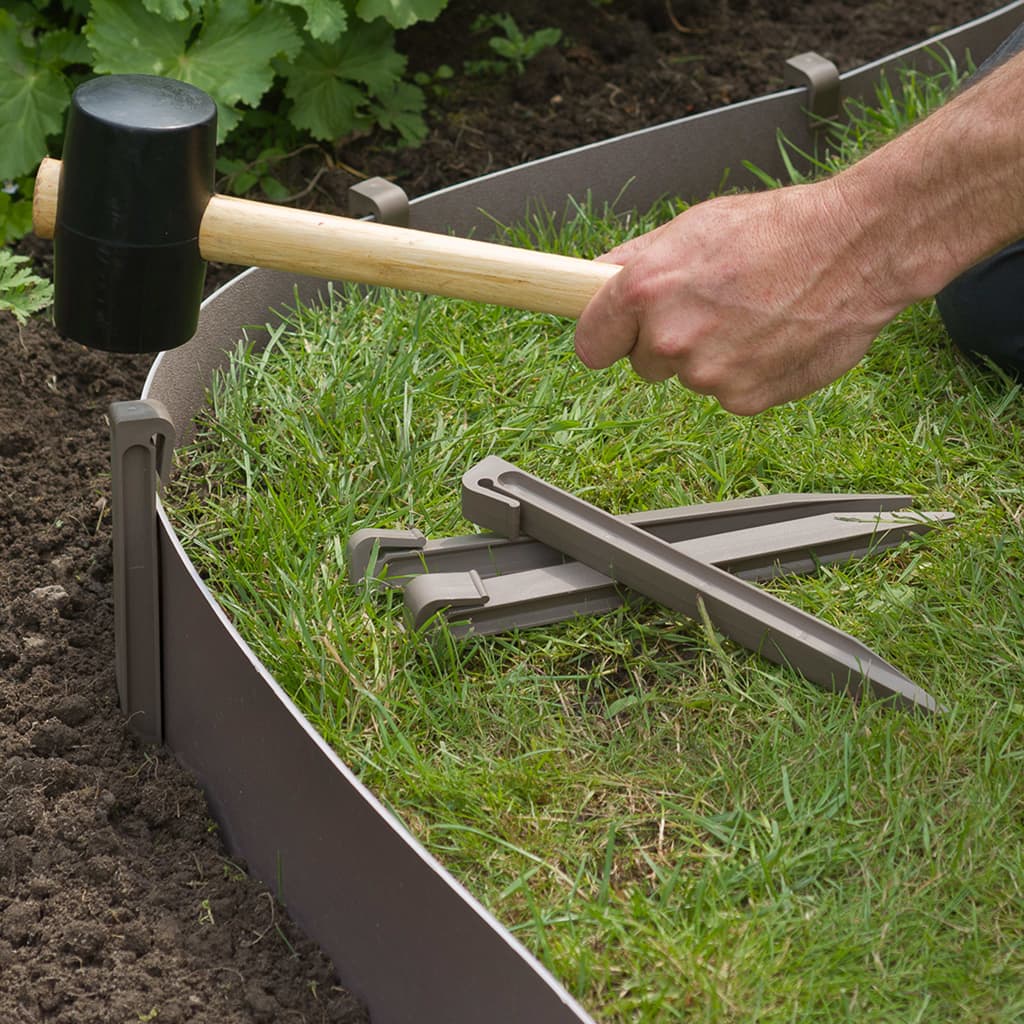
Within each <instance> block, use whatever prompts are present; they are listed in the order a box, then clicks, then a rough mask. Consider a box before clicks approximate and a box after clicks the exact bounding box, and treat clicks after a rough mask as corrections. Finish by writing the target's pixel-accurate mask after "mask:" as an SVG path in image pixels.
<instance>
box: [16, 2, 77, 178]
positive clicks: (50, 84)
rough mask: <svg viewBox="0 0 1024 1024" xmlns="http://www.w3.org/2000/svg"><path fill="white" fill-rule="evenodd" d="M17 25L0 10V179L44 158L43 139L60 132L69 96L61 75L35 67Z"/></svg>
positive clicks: (31, 53) (35, 60)
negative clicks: (0, 139)
mask: <svg viewBox="0 0 1024 1024" xmlns="http://www.w3.org/2000/svg"><path fill="white" fill-rule="evenodd" d="M36 58H37V54H36V53H35V52H34V51H33V50H31V49H29V48H28V47H27V46H26V45H25V43H24V42H23V41H22V38H21V31H20V27H19V25H18V23H17V22H16V21H15V20H14V18H13V17H12V16H11V14H10V13H9V12H8V11H4V10H0V124H2V125H3V126H4V144H3V146H0V178H15V177H18V176H19V175H21V174H27V173H28V172H30V171H32V170H33V169H34V168H35V166H36V165H37V164H38V163H39V161H40V160H41V159H42V158H43V157H44V156H46V137H47V136H48V135H54V134H57V133H58V132H60V130H61V128H62V127H63V124H64V111H65V110H66V109H67V106H68V103H69V102H70V100H71V92H70V89H69V88H68V83H67V82H66V81H65V79H64V76H63V75H61V74H60V73H59V72H58V71H55V70H54V69H52V68H49V67H45V66H43V65H41V64H39V63H38V61H37V59H36Z"/></svg>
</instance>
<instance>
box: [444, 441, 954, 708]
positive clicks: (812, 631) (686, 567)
mask: <svg viewBox="0 0 1024 1024" xmlns="http://www.w3.org/2000/svg"><path fill="white" fill-rule="evenodd" d="M462 512H463V515H465V516H466V518H467V519H469V520H471V521H472V522H475V523H477V524H478V525H480V526H485V527H487V528H489V529H492V530H497V531H498V532H499V533H503V534H505V535H506V536H509V537H514V536H517V535H518V534H520V533H525V534H529V535H530V536H531V537H536V538H537V539H538V540H540V541H542V542H544V543H545V544H548V545H550V546H551V547H554V548H557V549H558V550H559V551H563V552H565V554H567V555H569V556H571V557H572V558H575V559H577V560H578V561H580V562H582V563H583V564H584V565H589V566H590V567H591V568H592V569H597V570H598V571H599V572H602V573H604V574H605V575H607V576H609V577H610V578H611V579H613V580H615V581H616V582H618V583H622V584H625V585H626V586H629V587H632V588H633V589H634V590H636V591H638V592H639V593H641V594H644V595H645V596H647V597H650V598H653V599H654V600H655V601H659V602H661V603H662V604H664V605H666V606H667V607H669V608H672V609H674V610H675V611H679V612H682V613H683V614H684V615H688V616H689V617H691V618H695V619H698V620H701V619H702V618H703V617H704V616H705V615H706V616H707V618H708V619H709V620H710V622H711V623H712V625H713V626H715V628H716V629H718V630H719V631H720V632H722V633H723V634H725V635H726V636H728V637H730V638H731V639H732V640H734V641H735V642H736V643H738V644H740V645H741V646H743V647H745V648H747V649H748V650H750V651H755V652H756V653H758V654H760V655H762V656H763V657H765V658H767V659H768V660H769V661H774V662H776V663H777V664H781V665H789V666H791V667H792V668H794V669H796V670H797V671H798V672H800V673H802V674H803V675H804V676H805V677H806V678H807V679H808V680H810V681H811V682H813V683H817V684H818V685H819V686H822V687H823V688H824V689H827V690H830V691H833V692H837V693H845V694H848V695H850V696H852V697H854V698H858V697H860V696H861V694H862V693H863V692H865V691H866V692H868V693H871V694H872V695H874V696H875V697H876V698H878V699H884V700H890V701H892V702H893V703H894V704H896V705H898V706H900V707H903V708H905V709H907V710H915V711H926V712H936V711H940V710H942V709H941V707H940V706H939V705H938V704H937V702H936V701H935V699H934V698H933V697H932V696H931V695H930V694H928V693H926V692H925V691H924V690H922V689H921V687H919V686H917V685H916V684H915V683H913V682H912V681H911V680H910V679H908V678H907V676H905V675H904V674H903V673H902V672H900V671H899V669H897V668H895V667H894V666H892V665H890V664H889V663H888V662H887V661H885V660H884V659H883V658H882V657H881V656H880V655H879V654H877V653H876V652H874V651H872V650H871V649H870V648H869V647H867V646H865V645H864V644H862V643H860V641H858V640H855V639H854V638H853V637H851V636H849V635H848V634H846V633H843V632H842V631H841V630H838V629H835V628H834V627H833V626H830V625H828V623H826V622H823V621H822V620H821V619H818V618H815V617H814V616H813V615H809V614H807V613H806V612H803V611H801V610H800V609H798V608H794V607H792V606H791V605H788V604H786V603H785V602H784V601H780V600H778V599H777V598H775V597H772V596H771V595H770V594H768V593H765V592H764V591H762V590H759V589H758V588H757V587H754V586H751V585H750V584H749V583H745V582H744V581H743V580H740V579H738V578H736V577H735V576H730V575H729V573H727V572H724V571H723V570H721V569H718V568H715V567H714V566H711V565H706V564H704V563H703V562H700V561H698V560H697V559H695V558H691V557H690V556H689V555H687V554H685V553H684V552H682V551H678V550H676V549H675V548H674V547H673V546H672V545H671V544H669V543H667V542H666V541H663V540H661V539H660V538H658V537H654V536H652V535H651V534H649V533H646V532H644V531H643V530H642V529H640V528H639V527H636V526H633V525H632V524H630V523H625V522H622V521H621V520H619V519H616V517H615V516H613V515H611V514H610V513H608V512H605V511H603V510H602V509H599V508H597V507H596V506H594V505H591V504H590V503H589V502H586V501H584V500H583V499H582V498H578V497H576V496H575V495H572V494H568V493H567V492H565V491H563V490H560V489H559V488H557V487H555V486H553V485H552V484H549V483H547V482H545V481H544V480H541V479H539V478H538V477H535V476H532V475H531V474H529V473H525V472H523V471H522V470H521V469H519V468H518V467H517V466H514V465H513V464H512V463H509V462H506V461H505V460H504V459H499V458H497V457H495V456H490V457H488V458H486V459H484V460H483V461H482V462H480V463H478V464H477V465H476V466H474V467H473V468H472V469H471V470H470V471H469V472H468V473H466V474H465V475H464V476H463V478H462Z"/></svg>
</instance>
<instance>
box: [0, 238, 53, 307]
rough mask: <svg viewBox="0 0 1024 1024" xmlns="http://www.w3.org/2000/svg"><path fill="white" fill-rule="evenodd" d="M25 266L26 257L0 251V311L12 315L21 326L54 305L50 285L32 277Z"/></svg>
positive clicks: (6, 250)
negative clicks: (51, 304)
mask: <svg viewBox="0 0 1024 1024" xmlns="http://www.w3.org/2000/svg"><path fill="white" fill-rule="evenodd" d="M28 262H29V260H28V257H27V256H16V255H15V254H14V253H13V252H11V250H10V249H0V310H4V311H6V312H9V313H13V314H14V317H15V319H16V320H17V321H18V323H20V324H23V323H25V322H26V321H27V320H28V318H29V317H30V316H31V315H32V314H33V313H38V312H39V310H41V309H45V308H46V307H47V306H49V305H50V303H51V302H52V301H53V285H52V284H51V283H50V282H49V281H46V280H44V279H43V278H41V277H39V276H37V275H36V274H34V273H33V272H32V271H31V270H30V269H29V267H28V266H27V264H28Z"/></svg>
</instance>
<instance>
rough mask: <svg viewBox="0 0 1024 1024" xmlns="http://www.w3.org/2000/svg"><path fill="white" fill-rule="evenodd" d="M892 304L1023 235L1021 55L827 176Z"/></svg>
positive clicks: (927, 291) (866, 269) (868, 269)
mask: <svg viewBox="0 0 1024 1024" xmlns="http://www.w3.org/2000/svg"><path fill="white" fill-rule="evenodd" d="M832 187H834V188H835V190H836V193H837V196H838V202H839V204H840V205H841V207H842V208H844V209H845V211H846V214H847V216H849V217H851V218H852V219H853V220H854V221H855V222H856V223H857V231H856V234H857V236H858V239H859V244H858V248H859V249H860V250H861V251H862V253H863V256H864V259H865V261H866V262H865V263H864V265H863V267H862V272H863V273H865V274H866V275H868V276H869V279H870V278H873V281H871V283H872V284H873V285H874V286H875V287H877V288H879V290H880V292H881V293H882V294H885V295H886V297H887V299H888V300H889V301H890V302H891V303H892V304H893V305H895V306H898V307H902V306H906V305H909V304H910V303H911V302H914V301H916V300H918V299H921V298H925V297H927V296H930V295H934V294H935V293H936V292H937V291H939V290H940V289H941V288H942V287H944V286H945V285H946V284H948V283H949V281H951V280H952V279H953V278H954V277H956V276H957V275H958V274H960V273H961V272H963V271H964V270H966V269H967V268H968V267H970V266H973V265H974V264H975V263H977V262H978V261H979V260H981V259H984V258H985V257H986V256H988V255H990V254H992V253H993V252H996V251H997V250H999V249H1001V248H1002V247H1003V246H1005V245H1008V244H1009V243H1010V242H1013V241H1014V240H1016V239H1018V238H1021V237H1024V54H1018V55H1017V56H1016V57H1014V58H1012V59H1011V60H1010V61H1008V62H1007V63H1006V64H1004V65H1002V66H1001V67H998V68H996V69H995V70H993V71H991V72H990V73H989V74H987V75H986V76H985V77H984V78H982V79H981V80H980V81H978V82H977V83H975V84H974V85H972V86H971V87H970V88H968V89H966V90H965V91H964V92H962V93H961V94H960V95H958V96H956V97H955V98H953V99H952V100H950V101H949V103H947V104H946V105H945V106H944V107H942V108H941V109H940V110H938V111H936V112H935V113H934V114H932V115H931V116H930V117H929V118H927V119H926V120H924V121H922V122H921V123H920V124H918V125H916V126H915V127H913V128H911V129H909V130H908V131H907V132H905V133H904V134H903V135H901V136H900V137H898V138H896V139H895V140H893V141H892V142H890V143H889V144H888V145H886V146H884V147H882V148H881V149H880V150H878V151H877V152H875V153H873V154H871V155H870V156H868V157H866V158H865V159H864V160H862V161H860V162H859V163H858V164H855V165H854V166H853V167H852V168H850V169H849V170H847V171H844V172H843V173H842V174H839V175H837V176H836V177H835V178H834V179H832Z"/></svg>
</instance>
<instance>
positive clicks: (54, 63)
mask: <svg viewBox="0 0 1024 1024" xmlns="http://www.w3.org/2000/svg"><path fill="white" fill-rule="evenodd" d="M37 47H38V55H39V63H40V64H45V65H46V66H47V67H49V68H52V69H53V70H55V71H56V70H58V69H59V68H62V67H65V66H67V65H68V64H92V53H90V51H89V44H88V43H87V42H86V41H85V39H84V38H83V37H82V35H81V33H79V32H69V31H68V30H67V29H56V30H54V31H53V32H46V33H44V34H43V35H41V36H39V37H38V42H37Z"/></svg>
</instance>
